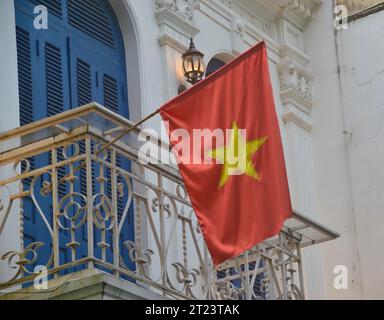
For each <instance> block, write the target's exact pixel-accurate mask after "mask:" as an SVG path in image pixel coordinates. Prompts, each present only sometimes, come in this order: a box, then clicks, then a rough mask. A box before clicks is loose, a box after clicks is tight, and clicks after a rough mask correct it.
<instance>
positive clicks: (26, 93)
mask: <svg viewBox="0 0 384 320" xmlns="http://www.w3.org/2000/svg"><path fill="white" fill-rule="evenodd" d="M16 37H17V63H18V72H19V99H20V125H26V124H28V123H31V122H32V121H33V107H32V103H33V100H32V61H31V40H30V35H29V33H28V32H27V31H25V30H23V29H21V28H19V27H17V28H16Z"/></svg>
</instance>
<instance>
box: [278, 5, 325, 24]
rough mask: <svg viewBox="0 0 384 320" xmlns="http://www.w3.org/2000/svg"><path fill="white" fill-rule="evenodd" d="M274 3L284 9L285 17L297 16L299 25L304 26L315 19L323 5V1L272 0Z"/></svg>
mask: <svg viewBox="0 0 384 320" xmlns="http://www.w3.org/2000/svg"><path fill="white" fill-rule="evenodd" d="M272 2H273V3H275V4H276V5H278V6H279V7H280V8H282V9H284V11H286V12H283V14H284V15H286V14H287V15H290V16H292V17H293V16H295V17H296V18H299V20H300V21H296V22H299V24H300V25H301V26H304V25H305V24H306V23H307V22H308V21H310V20H311V19H313V17H314V15H315V12H316V10H317V8H318V7H319V6H320V5H321V4H322V3H323V0H272Z"/></svg>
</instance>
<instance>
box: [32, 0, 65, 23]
mask: <svg viewBox="0 0 384 320" xmlns="http://www.w3.org/2000/svg"><path fill="white" fill-rule="evenodd" d="M32 2H33V3H34V4H36V5H43V6H46V7H47V9H48V12H49V13H50V14H53V15H55V16H56V17H58V18H60V19H61V18H62V16H63V6H62V2H61V0H32Z"/></svg>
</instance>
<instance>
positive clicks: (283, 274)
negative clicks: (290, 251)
mask: <svg viewBox="0 0 384 320" xmlns="http://www.w3.org/2000/svg"><path fill="white" fill-rule="evenodd" d="M279 240H280V261H281V281H282V287H283V288H282V289H283V300H288V290H287V268H286V266H285V260H284V242H285V237H284V234H283V233H280V234H279Z"/></svg>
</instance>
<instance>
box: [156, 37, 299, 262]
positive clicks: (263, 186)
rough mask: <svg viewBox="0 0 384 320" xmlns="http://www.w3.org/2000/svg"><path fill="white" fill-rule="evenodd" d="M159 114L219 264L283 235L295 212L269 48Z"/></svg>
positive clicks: (235, 64)
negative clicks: (283, 229) (277, 110)
mask: <svg viewBox="0 0 384 320" xmlns="http://www.w3.org/2000/svg"><path fill="white" fill-rule="evenodd" d="M160 115H161V117H162V119H163V120H164V121H165V122H166V123H167V124H168V127H167V128H168V133H169V137H170V143H171V145H172V146H173V147H174V148H175V150H178V151H176V152H175V153H176V154H175V155H176V158H177V159H178V160H179V163H178V166H179V170H180V173H181V176H182V178H183V181H184V183H185V186H186V189H187V192H188V195H189V198H190V200H191V203H192V207H193V209H194V211H195V213H196V216H197V219H198V221H199V224H200V227H201V230H202V233H203V236H204V239H205V241H206V244H207V247H208V249H209V251H210V254H211V256H212V259H213V262H214V264H215V265H216V266H217V265H219V264H220V263H222V262H224V261H226V260H227V259H230V258H232V257H236V256H238V255H240V254H242V253H243V252H244V251H246V250H247V249H250V248H251V247H253V246H255V245H256V244H258V243H260V242H262V241H263V240H265V239H267V238H270V237H272V236H274V235H276V234H278V233H279V231H280V230H281V228H282V225H283V223H284V221H285V220H286V219H287V218H290V217H291V215H292V207H291V202H290V195H289V189H288V182H287V176H286V168H285V162H284V154H283V147H282V142H281V136H280V130H279V124H278V119H277V115H276V111H275V105H274V99H273V92H272V86H271V81H270V75H269V68H268V58H267V49H266V45H265V43H264V42H261V43H259V44H257V45H256V46H255V47H253V48H251V49H250V50H248V51H247V52H245V53H244V54H242V55H241V56H239V57H238V58H236V59H234V60H233V61H232V62H230V63H228V64H227V65H226V66H224V67H223V68H221V69H220V70H218V71H216V72H215V73H213V74H212V75H211V76H209V77H207V78H206V79H205V80H203V81H201V82H200V83H198V84H196V85H195V86H193V87H192V88H191V89H189V90H188V91H186V92H184V93H182V94H181V95H179V96H178V97H176V98H175V99H173V100H171V101H170V102H168V103H167V104H165V105H164V106H163V107H161V108H160ZM180 129H181V131H180ZM175 132H176V134H175ZM180 132H183V133H184V134H187V133H188V136H189V139H181V138H180V137H181V135H180V134H179V133H180ZM202 132H204V133H205V134H201V133H202ZM220 132H222V133H223V138H221V136H220V134H218V133H220ZM197 133H200V135H197ZM210 136H211V137H213V138H212V139H208V138H209V137H210ZM198 137H203V138H202V139H198ZM207 137H208V138H207ZM181 140H182V141H181ZM183 144H184V146H183ZM185 144H187V145H188V146H185ZM180 146H183V147H189V148H190V149H189V150H190V152H189V153H188V154H185V152H184V151H185V150H186V149H185V148H180ZM196 154H197V155H196ZM199 160H201V161H199Z"/></svg>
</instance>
